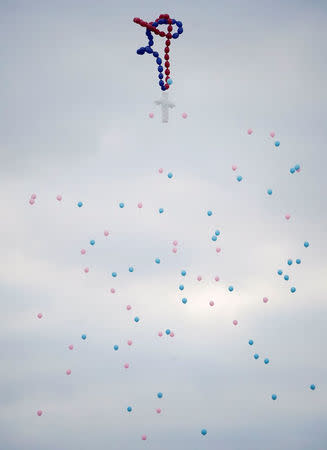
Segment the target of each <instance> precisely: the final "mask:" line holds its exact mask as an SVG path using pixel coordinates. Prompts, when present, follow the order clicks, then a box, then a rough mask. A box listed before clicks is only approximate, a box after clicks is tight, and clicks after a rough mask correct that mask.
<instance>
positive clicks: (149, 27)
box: [133, 14, 183, 122]
mask: <svg viewBox="0 0 327 450" xmlns="http://www.w3.org/2000/svg"><path fill="white" fill-rule="evenodd" d="M133 21H134V22H135V23H137V24H139V25H141V26H142V27H145V28H146V32H145V34H146V36H147V38H148V40H149V43H148V45H147V46H146V47H140V48H139V49H138V50H137V51H136V53H137V54H138V55H144V53H148V54H149V55H151V54H152V55H153V56H154V58H156V63H157V64H158V72H159V74H158V78H159V86H160V88H161V90H162V91H163V92H162V97H161V99H160V100H156V102H155V103H156V104H157V105H161V112H162V122H168V111H169V108H173V107H174V106H175V105H174V103H172V102H171V101H169V99H168V92H167V91H168V89H169V87H170V86H171V85H172V83H173V80H172V79H171V78H170V62H169V51H170V44H171V39H172V38H173V39H177V38H178V37H179V35H180V34H182V33H183V24H182V22H180V21H179V20H175V19H171V18H170V17H169V14H160V16H159V18H158V19H156V20H155V21H154V22H145V21H144V20H142V19H139V18H138V17H135V18H134V19H133ZM159 25H168V26H167V33H165V32H164V31H160V30H159V29H158V26H159ZM173 25H176V26H177V32H176V33H172V31H173ZM152 33H154V34H156V35H159V36H161V37H166V38H167V39H166V47H165V56H164V59H165V67H166V69H165V75H166V76H165V77H164V74H163V71H164V67H163V66H162V59H161V58H160V56H159V53H158V52H156V51H153V49H152V46H153V44H154V41H153V35H152Z"/></svg>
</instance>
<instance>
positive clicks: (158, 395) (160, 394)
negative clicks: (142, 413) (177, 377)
mask: <svg viewBox="0 0 327 450" xmlns="http://www.w3.org/2000/svg"><path fill="white" fill-rule="evenodd" d="M167 331H169V333H167ZM166 333H167V334H170V330H166ZM157 397H158V398H162V392H158V394H157Z"/></svg>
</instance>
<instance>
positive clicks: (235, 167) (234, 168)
mask: <svg viewBox="0 0 327 450" xmlns="http://www.w3.org/2000/svg"><path fill="white" fill-rule="evenodd" d="M236 169H237V166H235V164H233V165H232V170H234V172H235V170H236Z"/></svg>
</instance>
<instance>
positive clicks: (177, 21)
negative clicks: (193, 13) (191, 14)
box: [176, 20, 183, 28]
mask: <svg viewBox="0 0 327 450" xmlns="http://www.w3.org/2000/svg"><path fill="white" fill-rule="evenodd" d="M176 25H177V26H178V28H181V27H182V26H183V24H182V22H181V21H180V20H176Z"/></svg>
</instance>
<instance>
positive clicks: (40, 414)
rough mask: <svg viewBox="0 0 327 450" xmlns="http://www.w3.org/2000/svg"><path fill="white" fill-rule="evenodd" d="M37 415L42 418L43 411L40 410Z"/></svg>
mask: <svg viewBox="0 0 327 450" xmlns="http://www.w3.org/2000/svg"><path fill="white" fill-rule="evenodd" d="M36 414H37V415H38V416H39V417H41V416H42V414H43V411H42V410H41V409H39V410H38V411H36Z"/></svg>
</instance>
